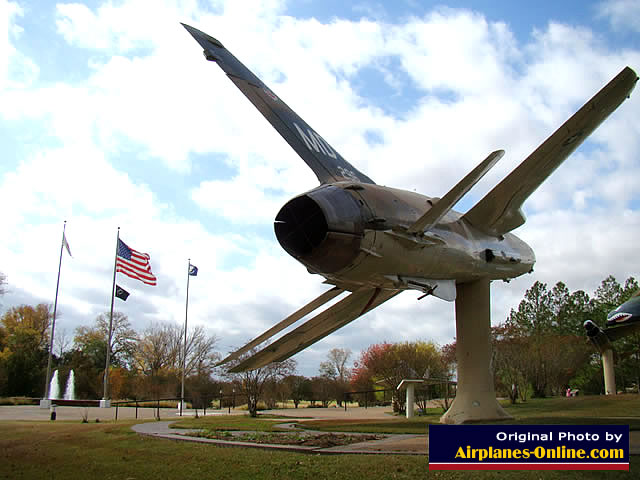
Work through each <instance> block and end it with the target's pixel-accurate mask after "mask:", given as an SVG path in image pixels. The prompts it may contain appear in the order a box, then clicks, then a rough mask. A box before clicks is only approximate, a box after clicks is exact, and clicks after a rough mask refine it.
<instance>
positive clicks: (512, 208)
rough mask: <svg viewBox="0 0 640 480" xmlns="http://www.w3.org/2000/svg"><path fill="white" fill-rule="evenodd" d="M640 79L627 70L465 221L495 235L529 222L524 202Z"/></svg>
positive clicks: (529, 158)
mask: <svg viewBox="0 0 640 480" xmlns="http://www.w3.org/2000/svg"><path fill="white" fill-rule="evenodd" d="M637 80H638V76H637V75H636V73H635V72H634V71H633V70H632V69H631V68H629V67H626V68H624V70H622V71H621V72H620V73H619V74H618V75H617V76H616V77H615V78H614V79H613V80H611V81H610V82H609V83H608V84H607V85H605V86H604V87H603V88H602V90H600V91H599V92H598V93H597V94H596V95H595V96H594V97H593V98H592V99H591V100H589V101H588V102H587V103H586V104H585V105H584V106H583V107H582V108H581V109H580V110H578V111H577V112H576V113H575V114H574V115H573V116H572V117H571V118H569V120H567V121H566V122H565V123H564V124H563V125H562V126H561V127H560V128H559V129H558V130H556V131H555V133H553V135H551V136H550V137H549V138H548V139H547V140H545V141H544V142H543V143H542V145H540V146H539V147H538V148H537V149H536V150H535V151H534V152H533V153H532V154H531V155H529V157H527V158H526V159H525V160H524V161H523V162H522V163H521V164H520V165H519V166H518V167H516V169H515V170H514V171H513V172H511V173H510V174H509V175H508V176H507V177H506V178H505V179H504V180H502V182H500V183H499V184H498V185H496V186H495V187H494V189H493V190H491V191H490V192H489V193H488V194H487V195H486V196H485V197H484V198H483V199H482V200H480V201H479V202H478V203H477V204H476V205H475V206H474V207H472V208H471V210H469V211H468V212H467V213H466V214H465V215H464V217H463V218H464V219H465V220H467V221H468V222H469V223H471V224H472V225H473V226H474V227H475V228H477V229H478V230H480V231H482V232H484V233H486V234H488V235H493V236H500V235H503V234H505V233H507V232H510V231H511V230H513V229H515V228H517V227H519V226H520V225H522V224H523V223H524V222H525V217H524V214H523V213H522V210H521V207H522V204H523V202H524V201H525V200H526V199H527V198H528V197H529V195H531V194H532V193H533V192H534V191H535V190H536V189H537V188H538V187H539V186H540V184H541V183H542V182H543V181H544V180H545V179H546V178H547V177H548V176H549V175H551V173H552V172H553V171H554V170H555V169H556V168H557V167H558V166H559V165H560V164H561V163H562V162H563V161H564V160H565V159H566V158H567V157H568V156H569V155H570V154H571V153H572V152H573V151H574V150H575V149H576V148H578V146H579V145H580V144H581V143H582V142H583V141H584V140H585V139H586V138H587V137H588V136H589V135H590V134H591V133H592V132H593V131H594V130H595V129H596V128H597V127H598V125H600V124H601V123H602V122H603V121H604V120H605V119H606V118H607V117H608V116H609V115H610V114H611V113H612V112H613V111H614V110H615V109H616V108H618V106H619V105H620V104H621V103H622V102H623V101H624V100H625V99H626V98H627V97H628V96H629V95H630V94H631V91H632V90H633V87H634V86H635V84H636V81H637Z"/></svg>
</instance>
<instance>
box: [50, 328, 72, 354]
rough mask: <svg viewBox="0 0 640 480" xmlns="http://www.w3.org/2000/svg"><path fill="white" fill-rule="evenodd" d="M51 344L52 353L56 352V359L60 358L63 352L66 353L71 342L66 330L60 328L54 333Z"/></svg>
mask: <svg viewBox="0 0 640 480" xmlns="http://www.w3.org/2000/svg"><path fill="white" fill-rule="evenodd" d="M53 343H54V353H56V352H57V356H58V358H60V357H62V355H63V354H64V352H67V351H68V350H69V349H70V347H71V345H72V343H73V340H72V339H71V337H69V333H68V332H67V330H66V329H65V328H61V329H59V330H58V331H57V332H56V336H55V338H54V339H53Z"/></svg>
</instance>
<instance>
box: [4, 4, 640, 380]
mask: <svg viewBox="0 0 640 480" xmlns="http://www.w3.org/2000/svg"><path fill="white" fill-rule="evenodd" d="M521 3H522V2H491V1H477V2H461V1H455V2H420V1H401V2H386V1H376V2H368V1H362V2H354V3H351V4H348V3H346V4H345V2H338V1H323V2H317V1H316V2H311V1H297V2H294V1H289V2H287V1H282V0H270V1H259V0H251V1H248V2H233V1H222V0H216V1H211V2H207V1H195V0H194V1H184V2H175V1H174V2H172V1H158V2H154V7H153V12H152V13H151V12H150V11H149V7H148V3H147V2H143V1H140V0H130V1H118V2H102V1H94V2H87V3H58V4H52V3H49V2H27V1H7V0H0V142H2V146H3V155H2V162H0V201H1V202H2V205H4V206H5V208H4V209H3V215H2V224H3V226H4V228H5V232H6V233H5V235H3V236H2V240H1V241H0V271H2V272H3V273H5V274H6V275H7V277H8V281H9V285H8V287H9V292H8V293H7V294H6V295H4V296H3V297H2V298H1V299H0V302H1V303H0V309H2V310H5V309H7V308H10V307H12V306H15V305H19V304H21V303H28V304H33V303H39V302H50V303H51V302H53V298H54V294H55V280H56V274H57V265H58V253H59V248H60V243H59V242H60V235H61V231H62V223H63V221H64V220H67V221H68V224H67V236H68V239H69V243H70V245H71V249H72V252H73V254H74V258H72V259H71V258H64V259H63V268H62V278H61V293H60V297H59V309H60V312H61V317H60V318H59V323H58V328H59V330H58V331H66V333H67V335H68V336H69V337H72V336H73V331H74V329H75V328H76V327H77V326H79V325H87V324H90V323H91V322H93V320H94V318H95V317H96V315H97V314H99V313H101V312H104V311H105V310H107V309H108V307H109V302H110V287H111V276H112V265H113V251H114V248H115V237H116V228H117V227H118V226H120V227H121V236H122V238H123V239H124V240H125V241H126V242H127V243H128V244H129V245H130V246H131V247H133V248H135V249H137V250H141V251H145V252H148V253H149V254H150V255H151V264H152V267H153V269H154V272H155V273H156V274H157V276H158V279H159V282H158V286H157V287H155V288H152V287H146V286H144V285H142V284H140V283H139V282H138V283H136V282H135V281H133V280H130V279H128V278H126V277H120V275H119V279H118V282H119V284H121V285H123V286H124V287H125V288H127V289H128V290H129V291H131V293H132V296H131V297H130V298H129V300H128V301H127V303H126V304H123V303H121V302H119V303H118V304H117V306H118V308H119V309H120V310H122V311H123V312H124V313H126V314H127V315H129V317H130V319H131V320H132V323H133V324H134V326H135V327H136V329H138V330H143V329H144V328H145V327H147V326H148V325H149V324H150V323H151V322H183V321H184V298H185V293H186V292H185V288H186V278H185V275H186V265H187V258H191V259H192V262H193V263H194V264H195V265H197V266H198V267H199V268H200V273H199V276H198V277H197V278H195V279H194V280H193V281H192V282H191V288H190V307H189V312H190V318H189V323H190V324H191V325H195V324H201V325H204V326H205V327H207V328H208V329H209V331H210V332H211V333H215V334H216V335H217V336H218V337H219V339H220V341H219V348H220V350H221V351H222V352H223V353H224V352H226V351H227V350H229V349H231V348H233V347H237V346H241V345H242V344H243V343H244V342H245V341H247V340H249V339H250V338H252V337H254V336H256V335H258V334H259V333H261V332H262V331H263V330H265V329H266V328H268V327H270V326H271V325H272V324H274V323H276V322H277V321H279V320H281V319H282V318H283V317H285V316H286V315H288V314H289V313H291V312H292V311H294V310H296V309H297V308H298V307H300V306H301V305H303V304H304V303H306V302H308V301H310V300H311V299H312V298H314V297H315V296H317V295H319V294H320V293H321V292H322V291H324V290H325V289H326V286H323V285H322V284H321V279H319V278H316V277H315V276H311V275H309V274H307V272H306V270H305V268H304V267H303V266H301V265H300V264H298V263H297V262H296V261H295V260H294V259H292V258H290V257H288V256H287V254H286V253H285V252H284V251H282V249H281V248H280V246H279V245H278V243H277V241H276V240H275V236H274V234H273V228H272V224H273V219H274V217H275V215H276V213H277V211H278V210H279V208H280V206H281V205H283V204H284V203H285V202H286V201H287V200H288V199H289V198H291V197H293V196H295V195H297V194H298V193H301V192H303V191H305V190H308V189H311V188H313V187H315V186H316V179H315V176H314V175H313V174H312V172H311V171H310V170H309V169H308V168H307V167H306V166H305V165H304V163H303V162H302V161H300V159H299V158H298V157H297V156H296V154H295V153H294V152H293V151H292V150H291V149H290V148H289V147H288V145H287V144H286V143H285V142H284V141H283V140H282V139H281V138H280V137H279V136H278V135H277V133H276V132H275V131H274V130H273V129H272V128H271V126H270V125H269V124H268V123H267V122H266V121H265V120H264V119H263V118H262V116H261V115H259V114H258V113H257V111H255V109H254V108H253V106H252V105H251V104H249V102H248V101H247V100H246V99H245V98H244V97H243V96H242V95H241V94H240V93H239V92H238V91H237V90H236V89H235V87H234V86H233V84H232V83H230V82H229V81H228V80H227V79H226V77H225V76H224V75H223V74H222V72H221V71H220V70H219V69H218V68H217V67H216V66H215V65H214V64H211V63H209V62H206V61H204V59H203V57H202V54H201V51H200V48H199V46H198V45H197V44H196V43H195V42H194V41H193V39H192V38H191V37H190V36H189V35H188V34H187V32H185V31H184V29H183V28H182V26H181V25H180V23H179V22H184V23H188V24H191V25H193V26H195V27H197V28H199V29H201V30H203V31H205V32H207V33H209V34H211V35H213V36H215V37H217V38H219V39H220V40H221V41H222V42H223V43H224V44H225V46H227V48H229V49H230V50H231V51H232V52H233V53H234V54H235V55H236V56H237V57H238V58H240V59H241V61H243V62H244V63H245V64H246V65H247V66H248V67H249V68H251V69H252V70H253V71H254V72H255V73H256V74H257V75H258V76H260V77H261V78H262V79H263V80H264V81H265V83H267V84H268V85H270V87H271V88H272V90H273V91H274V92H276V94H277V95H278V96H280V97H281V98H283V99H284V100H285V101H286V102H287V103H288V104H289V105H290V106H291V107H292V108H294V109H295V110H296V111H297V112H298V113H299V114H300V115H301V116H302V117H303V118H305V120H307V122H308V123H309V124H310V125H312V126H313V127H314V129H315V130H317V131H318V132H319V133H321V135H322V136H323V137H324V138H325V139H327V140H328V141H329V142H330V143H331V145H332V146H333V147H334V148H336V149H337V150H338V151H339V152H340V153H341V154H342V155H343V156H344V157H345V158H347V159H348V160H349V161H350V162H351V163H353V164H354V165H355V166H357V167H358V168H359V169H360V170H361V171H363V172H365V173H367V174H368V175H369V176H370V177H371V178H373V179H374V180H375V181H376V182H377V183H380V184H385V185H390V186H394V187H399V188H405V189H408V190H416V191H418V192H421V193H424V194H426V195H431V196H441V195H443V194H444V193H446V192H447V190H448V189H449V188H450V187H451V186H453V185H454V184H455V183H456V182H457V181H458V180H459V179H460V178H462V177H463V176H464V175H465V174H466V173H467V172H468V171H469V170H471V169H472V168H473V167H474V166H475V165H476V164H477V163H478V162H479V161H481V160H482V159H483V158H484V157H485V156H486V155H487V154H488V153H489V152H490V151H493V150H495V149H498V148H503V149H505V150H506V155H505V157H504V158H503V159H502V160H501V161H500V162H499V164H498V165H497V166H496V167H495V168H494V169H493V171H492V172H490V174H488V175H487V177H486V178H485V179H483V180H482V181H481V182H480V183H479V184H478V185H477V186H476V187H475V188H474V189H473V190H472V191H471V192H470V193H469V194H468V195H467V197H465V198H464V199H463V200H462V201H461V202H460V204H459V205H458V206H457V210H459V211H465V210H467V209H468V208H470V207H471V206H472V205H473V204H474V203H475V201H477V200H478V199H479V198H481V197H482V196H483V194H484V193H486V192H487V191H488V190H489V189H490V188H491V187H492V186H493V185H495V184H496V183H497V182H498V181H499V180H500V179H501V178H503V177H504V175H506V174H507V173H508V172H509V171H511V170H512V169H513V168H515V166H517V164H518V163H519V162H520V161H522V160H523V159H524V158H525V157H526V155H528V154H529V153H530V152H531V151H532V150H533V149H534V148H535V147H536V146H537V145H539V144H540V143H541V142H542V141H543V140H544V139H545V138H546V137H547V136H548V135H550V134H551V133H552V132H553V131H554V130H555V129H556V128H557V127H558V126H559V125H560V124H561V123H562V122H563V121H564V120H565V119H566V118H567V117H568V116H569V115H571V114H572V113H573V112H574V111H576V110H577V109H578V108H579V107H580V106H581V105H582V104H583V103H584V102H585V101H586V100H587V99H589V98H590V97H591V96H592V95H593V94H595V93H596V92H597V91H598V90H599V89H600V88H601V87H602V86H603V85H604V84H605V83H606V82H607V81H608V80H610V79H611V78H612V77H613V76H614V75H615V74H616V73H618V72H619V71H620V70H621V69H622V68H623V67H624V66H625V65H629V66H631V67H632V68H635V69H636V71H638V69H640V3H638V2H637V1H634V0H611V1H592V2H585V1H577V0H575V1H574V0H572V1H565V2H547V1H540V2H535V3H532V2H529V3H526V4H524V5H522V4H521ZM639 109H640V101H639V100H638V93H637V92H636V93H635V95H632V97H631V99H630V100H629V101H627V102H625V103H624V104H623V105H622V107H620V109H619V110H618V111H616V112H615V113H614V114H613V115H612V116H611V117H610V118H609V120H608V121H607V122H605V124H603V125H602V126H601V127H600V128H599V129H598V130H597V131H596V133H595V134H594V135H593V136H592V137H591V139H590V141H589V142H588V143H586V144H584V145H583V146H582V147H581V148H580V149H579V150H578V151H577V152H576V153H575V154H574V155H573V156H572V157H571V158H570V159H569V160H567V161H566V162H565V164H563V165H562V166H561V167H560V168H559V169H558V171H557V172H555V173H554V174H553V176H552V177H551V178H550V179H549V180H548V181H547V182H546V183H545V184H544V185H543V186H542V187H541V188H540V189H539V190H538V191H537V192H536V193H535V194H534V195H533V196H532V197H531V198H530V199H529V201H528V202H527V203H526V204H525V212H526V214H527V217H528V221H527V223H526V224H525V225H524V226H522V227H521V228H519V229H518V230H517V231H516V232H515V233H516V234H517V235H518V236H520V237H521V238H522V239H524V240H525V241H526V242H527V243H529V244H530V245H531V246H532V247H533V248H534V250H535V252H536V255H537V259H538V261H537V265H536V269H535V272H534V273H533V274H531V275H528V276H525V277H521V278H519V279H516V280H514V281H512V282H511V283H510V284H508V285H506V284H502V283H494V285H493V289H492V292H493V293H492V300H493V307H492V317H493V321H494V323H499V322H501V321H503V320H504V319H505V317H506V315H507V314H508V312H509V310H510V309H511V308H514V307H516V306H517V304H518V302H519V301H520V299H521V298H522V295H523V293H524V291H525V290H526V289H527V288H528V287H529V286H531V284H532V283H533V282H534V281H536V280H540V281H543V282H547V283H549V284H551V285H553V284H555V282H557V281H560V280H562V281H564V282H566V283H567V285H568V287H569V288H570V289H571V290H577V289H584V290H586V291H587V292H588V293H592V292H593V291H594V290H595V288H597V286H598V284H599V282H600V281H601V280H602V279H603V278H605V277H606V276H607V275H609V274H614V275H615V276H616V277H617V278H618V280H619V281H623V280H624V279H625V278H627V277H628V276H630V275H633V276H636V277H638V276H640V274H639V271H640V259H639V258H640V257H638V255H637V251H636V247H635V241H634V239H636V238H637V236H638V234H640V211H639V210H640V199H639V198H638V193H637V180H636V179H637V178H639V174H640V160H639V159H640V155H639V153H640V121H639V120H638V118H640V115H638V110H639ZM416 297H417V295H412V294H411V293H404V294H402V295H400V296H398V297H396V298H394V299H393V300H391V301H390V302H388V303H387V304H385V305H384V306H383V307H381V308H380V309H377V310H375V311H374V312H372V313H370V314H368V315H367V316H365V317H363V318H361V319H359V320H357V321H355V322H353V323H352V324H351V325H349V326H348V327H346V328H344V329H342V330H340V331H338V332H336V333H334V334H333V335H331V336H329V337H327V338H326V339H325V340H323V341H322V342H320V343H318V344H317V345H314V346H313V347H312V348H310V349H308V350H306V351H305V352H303V353H301V354H299V355H297V356H296V357H295V358H296V359H297V360H298V362H299V370H300V372H301V373H304V374H306V375H314V374H316V373H317V366H318V364H319V362H320V361H322V360H323V358H324V357H325V356H326V354H327V352H328V350H329V349H331V348H333V347H346V348H350V349H351V350H352V351H353V352H354V354H355V355H357V353H358V352H359V351H360V350H362V349H364V348H366V347H367V346H368V345H370V344H371V343H375V342H380V341H383V340H386V341H400V340H414V339H424V340H434V341H436V342H438V343H440V344H443V343H448V342H450V341H452V340H453V338H454V335H455V328H454V320H453V306H452V305H451V304H448V303H446V302H443V301H441V300H437V299H433V298H429V299H425V300H423V301H421V302H417V301H416Z"/></svg>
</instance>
